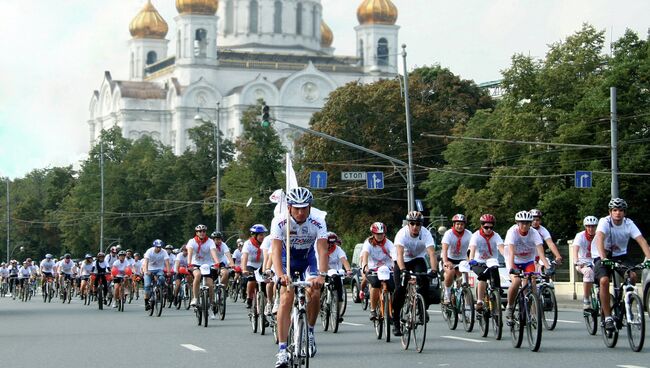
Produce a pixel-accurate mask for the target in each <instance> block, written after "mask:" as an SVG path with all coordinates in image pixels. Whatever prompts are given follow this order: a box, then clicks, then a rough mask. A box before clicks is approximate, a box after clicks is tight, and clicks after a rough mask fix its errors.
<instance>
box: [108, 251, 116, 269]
mask: <svg viewBox="0 0 650 368" xmlns="http://www.w3.org/2000/svg"><path fill="white" fill-rule="evenodd" d="M117 252H118V250H117V247H111V249H110V252H109V253H108V255H107V256H106V263H107V264H108V265H109V267H110V265H112V264H113V263H114V262H115V261H117Z"/></svg>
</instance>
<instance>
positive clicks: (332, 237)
mask: <svg viewBox="0 0 650 368" xmlns="http://www.w3.org/2000/svg"><path fill="white" fill-rule="evenodd" d="M327 260H328V262H327V268H328V270H335V271H337V273H336V274H334V275H333V276H332V279H331V282H332V283H333V284H334V288H335V290H336V294H337V297H338V304H339V310H343V278H341V275H340V274H339V271H344V272H345V275H346V276H351V275H352V269H351V268H350V263H349V262H348V256H347V255H346V254H345V251H344V250H343V248H341V239H340V238H339V236H338V235H336V233H334V232H331V231H330V232H329V233H327ZM316 264H317V265H318V267H319V269H320V264H318V262H317V263H316ZM321 293H322V290H321ZM341 320H342V318H341Z"/></svg>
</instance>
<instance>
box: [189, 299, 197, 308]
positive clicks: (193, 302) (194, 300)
mask: <svg viewBox="0 0 650 368" xmlns="http://www.w3.org/2000/svg"><path fill="white" fill-rule="evenodd" d="M190 307H196V298H192V301H191V302H190Z"/></svg>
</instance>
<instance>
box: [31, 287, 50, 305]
mask: <svg viewBox="0 0 650 368" xmlns="http://www.w3.org/2000/svg"><path fill="white" fill-rule="evenodd" d="M49 284H50V288H49V289H48V290H47V302H48V303H52V298H53V297H54V288H53V287H52V283H49ZM27 290H29V288H28V289H27Z"/></svg>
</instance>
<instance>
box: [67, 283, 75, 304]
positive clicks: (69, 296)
mask: <svg viewBox="0 0 650 368" xmlns="http://www.w3.org/2000/svg"><path fill="white" fill-rule="evenodd" d="M68 290H69V292H68V304H70V302H71V301H72V294H73V293H74V287H73V286H72V284H71V283H70V282H68Z"/></svg>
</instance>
